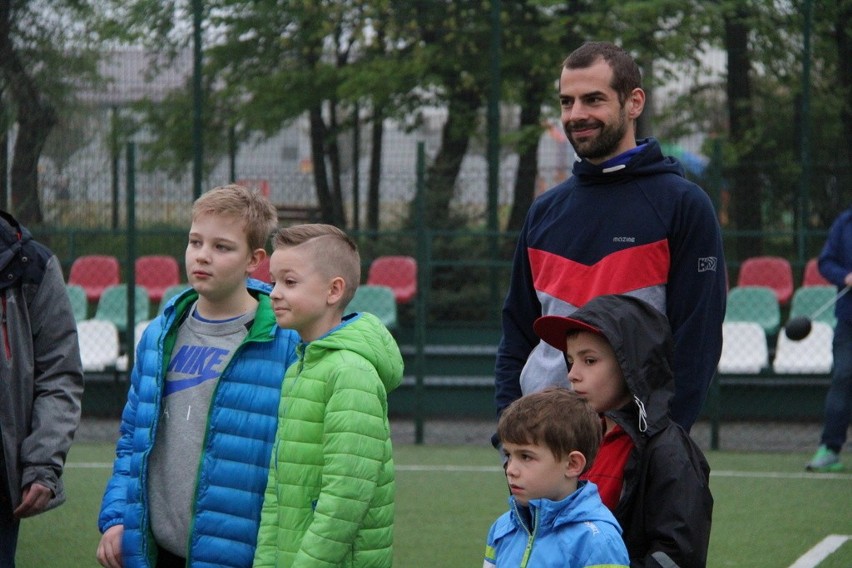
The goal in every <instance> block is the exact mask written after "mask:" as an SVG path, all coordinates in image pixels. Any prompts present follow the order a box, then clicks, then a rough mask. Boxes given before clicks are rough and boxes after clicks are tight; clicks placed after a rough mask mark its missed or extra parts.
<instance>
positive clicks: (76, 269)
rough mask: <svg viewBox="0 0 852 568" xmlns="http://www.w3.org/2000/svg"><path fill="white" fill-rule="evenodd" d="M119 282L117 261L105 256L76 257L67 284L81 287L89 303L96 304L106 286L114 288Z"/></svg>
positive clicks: (112, 257) (114, 258)
mask: <svg viewBox="0 0 852 568" xmlns="http://www.w3.org/2000/svg"><path fill="white" fill-rule="evenodd" d="M120 281H121V277H120V272H119V266H118V259H117V258H116V257H114V256H111V255H105V254H90V255H84V256H78V257H77V258H76V259H74V262H73V263H71V272H70V273H69V274H68V284H77V285H78V286H82V287H83V289H84V290H85V291H86V298H87V299H88V300H89V301H90V302H97V301H98V300H99V299H100V297H101V294H102V293H103V291H104V289H105V288H106V287H107V286H114V285H116V284H118V283H119V282H120Z"/></svg>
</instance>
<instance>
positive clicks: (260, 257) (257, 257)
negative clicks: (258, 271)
mask: <svg viewBox="0 0 852 568" xmlns="http://www.w3.org/2000/svg"><path fill="white" fill-rule="evenodd" d="M266 257H267V254H266V250H265V249H262V248H259V249H254V250H253V251H252V252H251V260H250V261H249V264H248V267H247V269H248V271H249V273H252V272H254V270H255V268H257V267H258V266H260V263H261V262H263V261H264V260H265V259H266Z"/></svg>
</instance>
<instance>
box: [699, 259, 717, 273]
mask: <svg viewBox="0 0 852 568" xmlns="http://www.w3.org/2000/svg"><path fill="white" fill-rule="evenodd" d="M708 271H713V272H716V257H715V256H705V257H704V258H699V259H698V272H708Z"/></svg>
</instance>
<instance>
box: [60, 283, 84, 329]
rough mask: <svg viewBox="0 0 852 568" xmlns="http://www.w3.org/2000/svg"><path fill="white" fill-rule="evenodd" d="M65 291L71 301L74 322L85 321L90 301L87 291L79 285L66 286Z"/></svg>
mask: <svg viewBox="0 0 852 568" xmlns="http://www.w3.org/2000/svg"><path fill="white" fill-rule="evenodd" d="M65 290H66V291H67V292H68V299H69V300H71V309H72V310H73V312H74V320H75V321H78V322H81V321H83V320H84V319H86V317H87V316H88V313H89V299H88V298H86V290H85V289H84V288H83V287H82V286H79V285H77V284H66V285H65Z"/></svg>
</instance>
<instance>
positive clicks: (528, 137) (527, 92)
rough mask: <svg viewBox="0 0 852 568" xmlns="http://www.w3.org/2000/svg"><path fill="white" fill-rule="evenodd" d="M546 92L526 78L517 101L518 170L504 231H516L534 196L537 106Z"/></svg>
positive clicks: (539, 116)
mask: <svg viewBox="0 0 852 568" xmlns="http://www.w3.org/2000/svg"><path fill="white" fill-rule="evenodd" d="M545 94H550V93H549V91H548V90H547V86H546V85H541V84H539V83H538V82H537V81H533V80H530V81H528V82H527V83H526V88H525V89H524V95H523V101H522V103H521V120H520V131H521V132H524V133H525V134H524V136H523V137H522V138H521V140H520V142H519V143H518V172H517V174H516V175H515V191H514V194H515V195H514V199H513V201H512V211H511V212H510V214H509V221H508V224H507V225H506V230H507V231H519V230H520V229H521V226H522V225H523V224H524V219H525V218H526V215H527V211H528V210H529V208H530V205H532V202H533V199H535V182H536V179H537V177H538V143H539V140H540V139H541V106H542V104H543V102H544V101H543V100H542V99H543V96H544V95H545Z"/></svg>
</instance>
